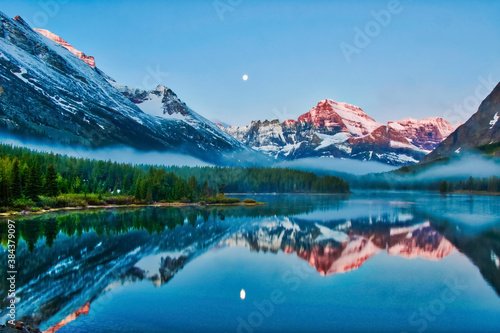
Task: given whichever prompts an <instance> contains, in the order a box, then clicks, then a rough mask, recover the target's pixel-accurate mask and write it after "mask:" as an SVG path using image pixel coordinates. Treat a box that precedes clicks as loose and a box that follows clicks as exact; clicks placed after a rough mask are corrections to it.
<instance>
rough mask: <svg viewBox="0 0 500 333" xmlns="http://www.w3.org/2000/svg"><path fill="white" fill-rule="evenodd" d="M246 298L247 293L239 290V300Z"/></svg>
mask: <svg viewBox="0 0 500 333" xmlns="http://www.w3.org/2000/svg"><path fill="white" fill-rule="evenodd" d="M246 296H247V293H246V292H245V289H241V291H240V298H241V299H245V297H246Z"/></svg>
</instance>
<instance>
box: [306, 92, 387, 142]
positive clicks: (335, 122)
mask: <svg viewBox="0 0 500 333" xmlns="http://www.w3.org/2000/svg"><path fill="white" fill-rule="evenodd" d="M297 121H298V122H307V123H311V124H312V125H313V126H315V127H318V128H328V129H334V128H338V129H339V130H340V131H342V132H345V133H349V134H351V135H352V136H363V135H367V134H369V133H371V132H373V131H374V130H375V129H377V128H378V127H380V126H382V124H379V123H377V122H376V121H375V120H374V119H373V118H371V117H369V116H368V115H367V114H366V113H365V112H363V110H362V109H361V108H360V107H357V106H355V105H351V104H348V103H339V102H336V101H334V100H332V99H324V100H322V101H320V102H319V103H318V105H317V106H315V107H313V108H312V109H311V110H310V111H309V112H307V113H305V114H303V115H301V116H300V117H299V118H298V120H297Z"/></svg>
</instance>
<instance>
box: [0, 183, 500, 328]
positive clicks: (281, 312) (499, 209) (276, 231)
mask: <svg viewBox="0 0 500 333" xmlns="http://www.w3.org/2000/svg"><path fill="white" fill-rule="evenodd" d="M252 197H255V198H256V199H258V200H259V201H264V202H266V203H267V204H266V206H258V207H210V208H201V207H186V208H145V209H133V210H132V209H116V210H105V211H87V212H72V213H57V214H56V213H54V214H50V215H43V216H38V217H29V218H24V219H17V220H16V228H17V232H18V234H19V235H20V237H21V239H20V241H19V245H18V252H17V262H18V273H17V280H16V283H17V287H18V290H17V291H18V297H19V298H20V299H19V303H18V304H17V307H18V309H17V316H18V318H21V319H22V320H23V321H25V322H26V323H28V324H31V325H32V326H33V325H34V326H38V327H40V328H41V329H42V330H44V331H45V332H56V331H57V332H60V333H63V332H68V333H69V332H71V333H75V332H450V331H453V332H498V331H499V330H500V297H499V294H500V268H499V256H500V197H488V196H468V195H447V196H441V195H439V194H434V193H426V192H381V191H378V192H377V191H373V192H363V193H353V194H352V195H349V196H340V195H339V196H337V195H257V196H252ZM1 230H2V234H1V235H2V243H3V244H5V239H6V227H5V225H4V224H2V225H1ZM0 248H1V250H0V255H1V260H0V264H1V265H2V269H0V271H1V272H2V273H1V274H2V277H1V278H2V285H1V286H2V294H1V298H2V300H3V305H2V309H3V311H2V312H1V313H0V317H3V319H2V322H3V321H5V314H6V311H5V306H6V305H7V303H6V300H5V297H6V293H5V290H6V284H5V282H3V281H6V270H5V269H3V267H6V265H7V264H6V259H7V252H6V250H5V247H0Z"/></svg>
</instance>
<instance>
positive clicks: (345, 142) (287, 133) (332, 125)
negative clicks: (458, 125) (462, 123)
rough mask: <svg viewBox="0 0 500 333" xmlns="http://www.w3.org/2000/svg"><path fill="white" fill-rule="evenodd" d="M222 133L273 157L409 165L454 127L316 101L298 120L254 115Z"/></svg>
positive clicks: (329, 100) (431, 148) (443, 122)
mask: <svg viewBox="0 0 500 333" xmlns="http://www.w3.org/2000/svg"><path fill="white" fill-rule="evenodd" d="M219 127H220V128H221V129H223V130H224V131H226V133H228V134H231V135H232V136H234V137H235V138H237V139H238V140H239V141H241V142H243V143H245V144H247V145H249V146H250V147H252V148H254V149H256V150H259V151H261V152H263V153H266V154H268V155H270V156H272V157H274V158H276V159H285V160H292V159H299V158H305V157H334V158H352V159H358V160H365V161H380V162H383V163H388V164H391V165H407V164H414V163H417V162H418V161H420V160H421V159H422V158H423V157H424V156H425V155H426V154H428V153H429V152H430V151H432V150H433V149H434V148H435V147H436V146H437V145H438V144H440V143H441V142H442V141H443V140H444V139H445V138H446V137H447V136H448V135H450V134H451V133H452V132H453V131H454V130H455V127H454V126H453V125H452V124H450V123H449V122H448V121H446V120H444V119H442V118H427V119H422V120H416V119H404V120H401V121H390V122H388V123H387V125H383V124H380V123H378V122H376V121H375V120H374V119H373V118H371V117H370V116H368V115H367V114H366V113H365V112H363V110H362V109H361V108H359V107H357V106H354V105H351V104H347V103H339V102H336V101H333V100H331V99H325V100H323V101H320V102H319V103H318V105H317V106H315V107H313V108H312V109H311V110H310V111H309V112H307V113H305V114H303V115H301V116H300V117H299V118H298V119H297V120H286V121H284V122H279V121H278V120H273V121H267V120H266V121H264V122H261V121H253V122H252V123H251V124H250V125H248V126H242V127H232V126H231V127H224V126H221V125H219Z"/></svg>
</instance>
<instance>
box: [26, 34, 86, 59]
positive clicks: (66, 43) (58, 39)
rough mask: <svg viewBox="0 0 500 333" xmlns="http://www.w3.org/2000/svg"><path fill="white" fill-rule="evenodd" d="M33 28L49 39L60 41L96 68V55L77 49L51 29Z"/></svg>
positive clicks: (59, 42)
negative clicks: (92, 55)
mask: <svg viewBox="0 0 500 333" xmlns="http://www.w3.org/2000/svg"><path fill="white" fill-rule="evenodd" d="M33 30H35V31H36V32H38V33H39V34H41V35H43V36H45V37H47V38H48V39H50V40H52V41H54V42H56V43H58V44H59V45H61V46H63V47H65V48H66V49H68V51H70V52H71V53H73V54H74V55H76V56H77V57H78V58H80V59H82V60H83V61H85V62H86V63H87V64H88V65H89V66H90V67H92V68H95V59H94V57H90V56H87V55H85V53H83V52H82V51H79V50H77V49H75V48H74V47H73V45H71V44H69V43H68V42H66V41H65V40H64V39H62V38H61V37H59V36H58V35H56V34H54V33H52V32H50V31H49V30H45V29H33Z"/></svg>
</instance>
